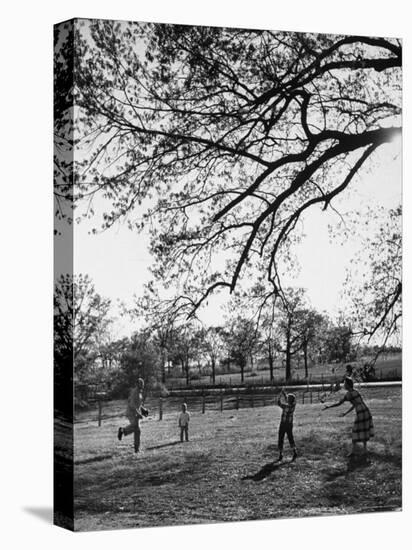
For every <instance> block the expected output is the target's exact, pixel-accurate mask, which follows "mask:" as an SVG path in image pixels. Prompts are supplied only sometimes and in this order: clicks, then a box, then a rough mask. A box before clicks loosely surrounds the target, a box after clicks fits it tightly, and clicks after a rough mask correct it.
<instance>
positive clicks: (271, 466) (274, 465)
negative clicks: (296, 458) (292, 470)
mask: <svg viewBox="0 0 412 550" xmlns="http://www.w3.org/2000/svg"><path fill="white" fill-rule="evenodd" d="M290 464H291V462H269V463H268V464H265V465H264V466H262V468H261V469H260V470H259V471H258V472H256V474H250V475H248V476H244V477H242V480H244V479H251V480H252V481H262V479H265V478H267V477H269V476H270V474H272V473H273V472H275V471H277V470H279V469H280V468H282V467H285V466H289V465H290Z"/></svg>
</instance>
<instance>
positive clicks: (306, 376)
mask: <svg viewBox="0 0 412 550" xmlns="http://www.w3.org/2000/svg"><path fill="white" fill-rule="evenodd" d="M303 360H304V362H305V378H306V379H307V378H308V376H309V372H308V344H307V342H305V343H304V344H303Z"/></svg>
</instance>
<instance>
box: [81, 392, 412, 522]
mask: <svg viewBox="0 0 412 550" xmlns="http://www.w3.org/2000/svg"><path fill="white" fill-rule="evenodd" d="M363 394H364V397H365V399H366V400H367V402H368V404H369V406H370V408H371V412H372V414H373V417H374V422H375V432H376V436H375V438H374V439H373V440H372V442H371V444H370V460H369V461H368V462H367V463H363V464H361V463H351V462H348V459H347V458H346V456H347V454H348V452H349V448H350V432H351V426H352V421H353V416H352V415H348V416H347V417H345V418H340V417H339V416H338V415H339V413H340V412H342V410H345V409H346V407H342V408H341V409H342V410H341V409H331V410H329V411H326V412H321V407H322V405H321V404H319V403H316V404H313V405H310V404H304V405H301V404H299V405H298V406H297V409H296V413H295V436H296V441H297V444H298V449H299V451H300V456H299V458H298V460H297V461H296V462H294V463H291V462H289V461H288V459H289V449H288V444H287V443H286V444H285V451H286V453H285V459H286V460H285V461H284V462H283V463H280V464H276V463H274V460H275V459H276V458H277V447H276V437H277V427H278V422H279V418H280V410H279V409H278V408H277V407H273V406H266V407H257V408H253V409H240V410H224V411H223V412H219V411H210V412H208V411H206V413H205V414H202V413H201V412H196V411H195V412H193V413H192V419H191V427H190V431H191V434H190V438H191V441H190V442H188V443H183V444H181V443H180V442H178V431H177V426H176V424H177V414H178V411H177V410H176V412H175V413H173V414H172V413H170V412H168V413H167V414H165V416H164V419H163V420H162V421H161V422H159V421H158V420H156V419H155V418H154V417H152V418H151V417H149V419H147V420H146V421H145V422H144V423H143V425H142V453H140V454H138V455H135V454H134V453H133V442H132V439H131V438H132V436H129V437H126V438H124V439H123V441H122V442H119V441H118V440H117V439H116V431H117V427H118V426H119V423H120V424H121V423H124V422H125V419H124V418H110V419H108V420H105V421H104V422H103V424H102V426H101V427H100V428H99V427H97V425H96V422H87V421H83V422H82V423H79V424H76V426H75V528H76V530H86V529H87V530H97V529H115V528H126V527H137V526H141V527H149V526H158V525H173V524H190V523H209V522H221V521H235V520H253V519H265V518H268V519H269V518H279V517H302V516H313V515H324V514H328V515H329V514H348V513H355V512H371V511H379V510H393V509H398V508H400V506H401V460H402V452H401V388H400V387H392V388H369V389H365V390H364V391H363Z"/></svg>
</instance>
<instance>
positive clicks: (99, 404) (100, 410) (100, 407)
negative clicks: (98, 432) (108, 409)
mask: <svg viewBox="0 0 412 550" xmlns="http://www.w3.org/2000/svg"><path fill="white" fill-rule="evenodd" d="M97 406H98V407H99V416H98V420H97V423H98V426H99V428H100V426H101V425H102V402H101V401H100V399H99V401H98V402H97Z"/></svg>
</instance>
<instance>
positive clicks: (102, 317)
mask: <svg viewBox="0 0 412 550" xmlns="http://www.w3.org/2000/svg"><path fill="white" fill-rule="evenodd" d="M110 304H111V302H110V300H109V299H107V298H103V297H102V296H101V295H100V294H99V293H98V292H96V290H95V287H94V284H93V282H92V280H91V278H90V277H89V276H88V275H83V274H78V275H75V276H72V275H61V276H60V278H59V279H58V280H57V283H56V285H55V290H54V341H55V344H54V349H55V359H56V372H57V373H58V371H59V368H60V365H67V366H68V368H72V367H73V365H74V368H75V370H76V371H78V374H80V371H81V370H82V369H84V368H86V367H87V365H88V357H89V355H90V353H91V352H92V353H93V355H94V356H95V357H97V355H98V353H97V348H98V346H97V344H98V341H97V339H98V338H99V337H101V335H102V333H103V332H104V331H106V330H107V328H108V325H109V323H110V317H109V311H110ZM63 368H66V367H63Z"/></svg>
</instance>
